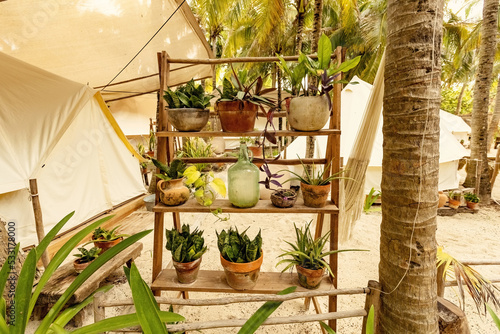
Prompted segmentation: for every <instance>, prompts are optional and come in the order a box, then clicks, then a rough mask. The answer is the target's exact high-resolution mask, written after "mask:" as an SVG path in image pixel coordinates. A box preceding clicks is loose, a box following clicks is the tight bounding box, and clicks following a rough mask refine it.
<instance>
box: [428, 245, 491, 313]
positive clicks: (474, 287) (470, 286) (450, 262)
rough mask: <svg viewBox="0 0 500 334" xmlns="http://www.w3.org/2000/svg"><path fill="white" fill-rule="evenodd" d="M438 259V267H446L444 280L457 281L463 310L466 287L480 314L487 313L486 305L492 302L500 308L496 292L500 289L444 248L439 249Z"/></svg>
mask: <svg viewBox="0 0 500 334" xmlns="http://www.w3.org/2000/svg"><path fill="white" fill-rule="evenodd" d="M436 257H437V266H438V267H439V266H444V275H445V277H444V278H445V279H446V277H449V278H450V279H455V280H456V281H457V284H458V297H459V299H460V304H461V305H462V309H463V308H464V306H465V302H464V299H465V297H464V285H465V287H466V288H467V291H468V292H469V294H470V295H471V297H472V299H473V300H474V303H475V304H476V307H477V310H478V312H479V313H480V314H482V313H486V303H488V302H490V301H491V303H492V304H493V306H495V308H497V309H498V308H499V307H500V299H499V298H498V297H497V295H496V292H497V291H500V289H498V288H497V287H496V286H494V285H493V284H491V282H490V281H488V280H487V279H486V278H484V277H483V276H482V275H481V274H480V273H479V272H477V271H476V270H474V269H473V268H471V267H470V266H468V265H466V264H463V263H461V262H460V261H458V260H457V259H455V258H454V257H453V256H451V255H450V254H448V253H446V252H444V251H443V248H442V247H439V248H438V250H437V254H436ZM480 307H484V312H481V309H480Z"/></svg>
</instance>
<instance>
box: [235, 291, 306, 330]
mask: <svg viewBox="0 0 500 334" xmlns="http://www.w3.org/2000/svg"><path fill="white" fill-rule="evenodd" d="M295 289H297V287H296V286H292V287H289V288H286V289H285V290H283V291H280V292H278V293H277V294H278V295H287V294H289V293H292V292H294V291H295ZM282 303H283V302H282V301H281V302H278V301H268V302H265V303H264V305H262V306H261V307H260V308H259V309H258V310H257V311H256V312H255V313H254V314H253V315H252V316H251V317H250V319H248V320H247V321H246V322H245V324H244V325H243V326H242V327H241V329H240V330H239V331H238V334H251V333H254V332H255V331H256V330H257V328H259V327H260V325H262V323H263V322H264V321H266V319H267V318H269V316H270V315H271V314H272V313H273V312H274V311H276V309H277V308H278V307H279V306H280V305H281V304H282Z"/></svg>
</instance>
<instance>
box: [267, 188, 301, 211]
mask: <svg viewBox="0 0 500 334" xmlns="http://www.w3.org/2000/svg"><path fill="white" fill-rule="evenodd" d="M297 195H298V194H297V192H296V191H295V190H293V189H284V188H281V189H277V190H275V191H274V192H273V193H272V194H271V202H272V203H273V205H274V206H276V207H278V208H291V207H292V206H293V205H294V204H295V201H297Z"/></svg>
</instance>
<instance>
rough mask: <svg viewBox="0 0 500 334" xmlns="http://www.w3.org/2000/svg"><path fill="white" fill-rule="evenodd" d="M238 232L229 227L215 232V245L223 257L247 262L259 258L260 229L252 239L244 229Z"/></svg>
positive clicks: (260, 245)
mask: <svg viewBox="0 0 500 334" xmlns="http://www.w3.org/2000/svg"><path fill="white" fill-rule="evenodd" d="M247 230H248V228H247V229H246V230H245V231H243V232H242V233H239V232H238V229H237V228H235V229H234V230H233V228H232V227H231V228H229V230H228V231H227V232H226V230H222V231H221V232H220V234H219V233H218V232H217V231H216V232H215V233H216V234H217V247H218V248H219V251H220V253H221V255H222V257H223V258H224V259H226V260H227V261H230V262H236V263H247V262H253V261H255V260H257V259H259V258H260V257H261V255H262V236H261V231H260V230H259V233H258V234H257V236H255V238H254V239H253V240H250V238H249V237H248V236H247V235H246V231H247Z"/></svg>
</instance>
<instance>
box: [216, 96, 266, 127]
mask: <svg viewBox="0 0 500 334" xmlns="http://www.w3.org/2000/svg"><path fill="white" fill-rule="evenodd" d="M216 109H217V112H218V114H219V118H220V125H221V127H222V130H223V131H225V132H250V131H253V129H254V126H255V119H256V118H257V109H258V107H257V105H256V104H253V103H250V102H247V101H245V102H242V101H219V102H217V104H216Z"/></svg>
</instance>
